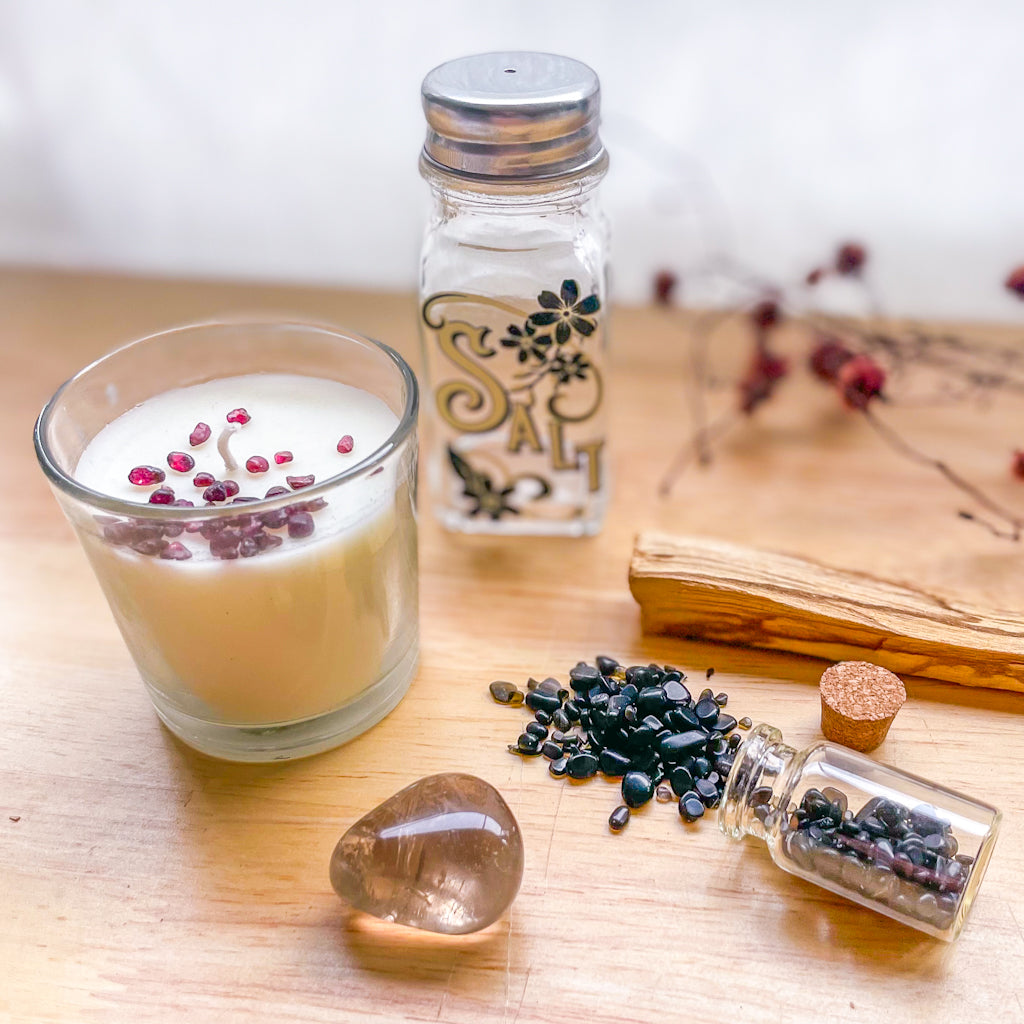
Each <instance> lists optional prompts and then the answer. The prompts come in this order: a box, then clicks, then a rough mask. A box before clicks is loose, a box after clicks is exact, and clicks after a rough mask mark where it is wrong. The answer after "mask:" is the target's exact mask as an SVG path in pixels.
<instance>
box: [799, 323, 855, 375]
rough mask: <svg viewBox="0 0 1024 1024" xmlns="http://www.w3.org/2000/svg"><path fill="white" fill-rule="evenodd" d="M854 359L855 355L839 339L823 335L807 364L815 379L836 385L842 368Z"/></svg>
mask: <svg viewBox="0 0 1024 1024" xmlns="http://www.w3.org/2000/svg"><path fill="white" fill-rule="evenodd" d="M852 358H853V353H852V352H851V351H850V350H849V349H848V348H847V347H846V346H845V345H844V344H843V343H842V342H841V341H839V339H838V338H831V337H829V336H828V335H822V336H821V337H819V338H818V343H817V344H816V345H815V346H814V348H813V349H812V350H811V355H810V357H809V359H808V360H807V362H808V365H809V366H810V368H811V372H812V373H813V374H814V375H815V377H818V378H819V379H820V380H823V381H825V383H826V384H834V383H835V380H836V377H837V376H838V374H839V370H840V368H841V367H842V366H843V365H844V364H845V363H848V362H849V361H850V360H851V359H852Z"/></svg>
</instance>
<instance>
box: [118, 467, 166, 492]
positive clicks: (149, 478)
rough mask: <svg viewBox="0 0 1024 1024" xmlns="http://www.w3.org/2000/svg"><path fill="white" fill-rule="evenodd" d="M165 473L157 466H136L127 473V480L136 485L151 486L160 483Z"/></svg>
mask: <svg viewBox="0 0 1024 1024" xmlns="http://www.w3.org/2000/svg"><path fill="white" fill-rule="evenodd" d="M166 476H167V474H166V473H165V472H164V471H163V470H162V469H160V467H159V466H136V467H135V468H134V469H132V470H130V471H129V473H128V482H129V483H132V484H135V486H136V487H151V486H152V485H153V484H162V483H163V482H164V479H165V478H166Z"/></svg>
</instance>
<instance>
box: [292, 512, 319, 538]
mask: <svg viewBox="0 0 1024 1024" xmlns="http://www.w3.org/2000/svg"><path fill="white" fill-rule="evenodd" d="M315 529H316V523H314V522H313V517H312V516H311V515H310V514H309V513H308V512H296V513H295V514H294V515H291V516H289V517H288V536H289V537H291V538H292V539H293V540H300V539H301V538H303V537H308V536H309V535H310V534H311V533H312V532H313V531H314V530H315Z"/></svg>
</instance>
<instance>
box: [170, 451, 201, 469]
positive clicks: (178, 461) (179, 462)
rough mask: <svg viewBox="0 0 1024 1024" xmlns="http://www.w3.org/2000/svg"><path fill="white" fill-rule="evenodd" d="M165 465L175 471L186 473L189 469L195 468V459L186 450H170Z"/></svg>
mask: <svg viewBox="0 0 1024 1024" xmlns="http://www.w3.org/2000/svg"><path fill="white" fill-rule="evenodd" d="M167 465H168V466H170V467H171V469H173V470H174V472H175V473H188V472H189V471H190V470H192V469H195V466H196V460H195V459H193V458H192V456H191V455H189V454H188V453H187V452H171V453H170V454H169V455H168V456H167Z"/></svg>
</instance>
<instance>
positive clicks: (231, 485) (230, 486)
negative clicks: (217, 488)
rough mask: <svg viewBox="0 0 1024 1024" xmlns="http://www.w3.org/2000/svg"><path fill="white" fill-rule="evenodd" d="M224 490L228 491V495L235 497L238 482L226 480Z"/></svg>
mask: <svg viewBox="0 0 1024 1024" xmlns="http://www.w3.org/2000/svg"><path fill="white" fill-rule="evenodd" d="M222 483H223V484H224V490H225V491H227V494H228V497H229V498H233V497H234V496H235V495H236V494H237V493H238V484H236V483H235V481H234V480H224V481H222Z"/></svg>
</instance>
